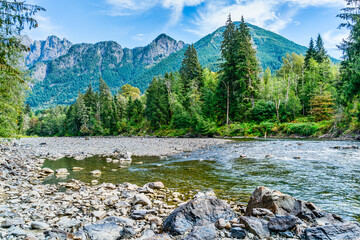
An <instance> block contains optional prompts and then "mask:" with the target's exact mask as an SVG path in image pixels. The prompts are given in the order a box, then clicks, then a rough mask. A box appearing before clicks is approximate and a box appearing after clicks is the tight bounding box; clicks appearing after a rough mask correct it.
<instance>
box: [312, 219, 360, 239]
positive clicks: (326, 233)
mask: <svg viewBox="0 0 360 240" xmlns="http://www.w3.org/2000/svg"><path fill="white" fill-rule="evenodd" d="M305 239H306V240H319V239H331V240H355V239H360V223H352V222H351V223H345V224H334V225H326V226H320V227H312V228H307V229H306V230H305Z"/></svg>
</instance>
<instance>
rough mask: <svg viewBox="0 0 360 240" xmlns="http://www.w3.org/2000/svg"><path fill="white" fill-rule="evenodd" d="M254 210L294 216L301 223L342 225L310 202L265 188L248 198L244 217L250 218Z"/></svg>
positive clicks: (336, 217) (259, 188) (336, 218)
mask: <svg viewBox="0 0 360 240" xmlns="http://www.w3.org/2000/svg"><path fill="white" fill-rule="evenodd" d="M254 208H266V209H269V210H270V211H271V212H272V213H274V214H278V215H294V216H296V217H298V218H300V219H301V220H303V221H306V222H308V223H314V224H320V223H321V224H336V223H342V222H344V220H342V219H341V218H340V217H339V216H336V215H334V214H330V213H326V212H324V211H322V210H321V209H319V208H318V207H316V206H315V205H314V204H313V203H311V202H305V201H301V200H297V199H295V198H294V197H291V196H289V195H286V194H283V193H281V192H279V191H273V190H270V189H268V188H266V187H258V188H257V189H256V190H255V191H254V192H253V194H252V195H251V197H250V200H249V203H248V206H247V208H246V213H245V215H246V216H251V215H252V213H253V211H254V210H253V209H254Z"/></svg>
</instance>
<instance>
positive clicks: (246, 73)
mask: <svg viewBox="0 0 360 240" xmlns="http://www.w3.org/2000/svg"><path fill="white" fill-rule="evenodd" d="M238 37H239V39H238V41H239V49H238V56H236V58H237V69H236V72H237V73H238V81H239V85H240V86H242V85H245V86H246V92H245V94H244V96H245V98H246V99H248V100H249V101H250V102H251V105H252V107H254V106H255V95H256V93H257V88H258V86H257V84H258V80H259V73H260V67H259V63H258V60H257V57H256V50H255V48H254V47H253V46H252V39H251V35H250V29H249V27H248V26H247V24H246V23H245V20H244V17H241V22H240V28H239V34H238ZM240 94H241V93H240Z"/></svg>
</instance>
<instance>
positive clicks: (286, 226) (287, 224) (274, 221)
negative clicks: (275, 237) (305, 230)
mask: <svg viewBox="0 0 360 240" xmlns="http://www.w3.org/2000/svg"><path fill="white" fill-rule="evenodd" d="M300 223H301V221H300V220H299V219H298V218H297V217H295V216H293V215H286V216H279V215H276V216H275V217H274V218H271V219H270V221H269V223H268V227H269V230H270V231H274V232H285V231H287V230H291V229H293V228H294V227H295V226H296V225H298V224H300Z"/></svg>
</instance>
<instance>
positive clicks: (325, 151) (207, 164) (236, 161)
mask: <svg viewBox="0 0 360 240" xmlns="http://www.w3.org/2000/svg"><path fill="white" fill-rule="evenodd" d="M359 147H360V143H359V142H354V141H315V140H278V139H276V140H274V139H263V140H254V139H238V140H234V141H232V142H230V143H227V144H222V145H217V146H213V147H210V148H208V149H206V150H198V151H195V152H185V153H181V154H178V155H175V156H171V157H160V158H159V157H133V161H132V163H131V165H129V166H123V167H122V168H119V163H112V162H110V163H108V162H106V160H105V158H101V157H96V156H95V157H92V158H88V159H85V160H82V161H77V160H75V159H71V158H63V159H60V160H57V161H51V160H46V161H45V163H44V166H43V167H49V168H52V169H58V168H67V169H68V170H69V172H70V175H69V176H68V177H67V179H71V178H74V179H78V180H81V181H84V182H91V180H94V179H97V180H98V181H99V183H101V182H112V183H123V182H130V183H136V184H138V185H143V184H145V183H148V182H152V181H162V182H163V183H164V184H165V186H167V187H169V188H173V189H176V190H177V191H180V192H188V191H193V192H195V191H199V190H201V191H205V190H214V191H215V193H216V194H217V196H218V197H220V198H223V199H231V200H235V201H241V202H247V201H248V199H249V197H250V195H251V193H252V191H253V190H254V189H255V188H256V187H257V186H266V187H269V188H271V189H276V190H279V191H281V192H283V193H286V194H290V195H291V196H294V197H296V198H299V199H301V200H306V201H312V202H314V203H315V204H317V205H318V206H319V207H321V208H322V209H323V210H326V211H329V212H333V213H337V214H339V215H341V216H343V217H345V218H347V219H349V220H354V219H357V220H360V150H359V149H358V148H359ZM73 167H82V168H84V170H82V171H72V168H73ZM96 169H98V170H100V171H101V172H102V174H101V176H100V177H94V176H93V175H92V174H90V171H92V170H96ZM67 179H57V178H56V177H55V176H50V177H48V178H47V179H46V180H45V181H44V183H45V184H46V183H56V182H59V181H66V180H67Z"/></svg>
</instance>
